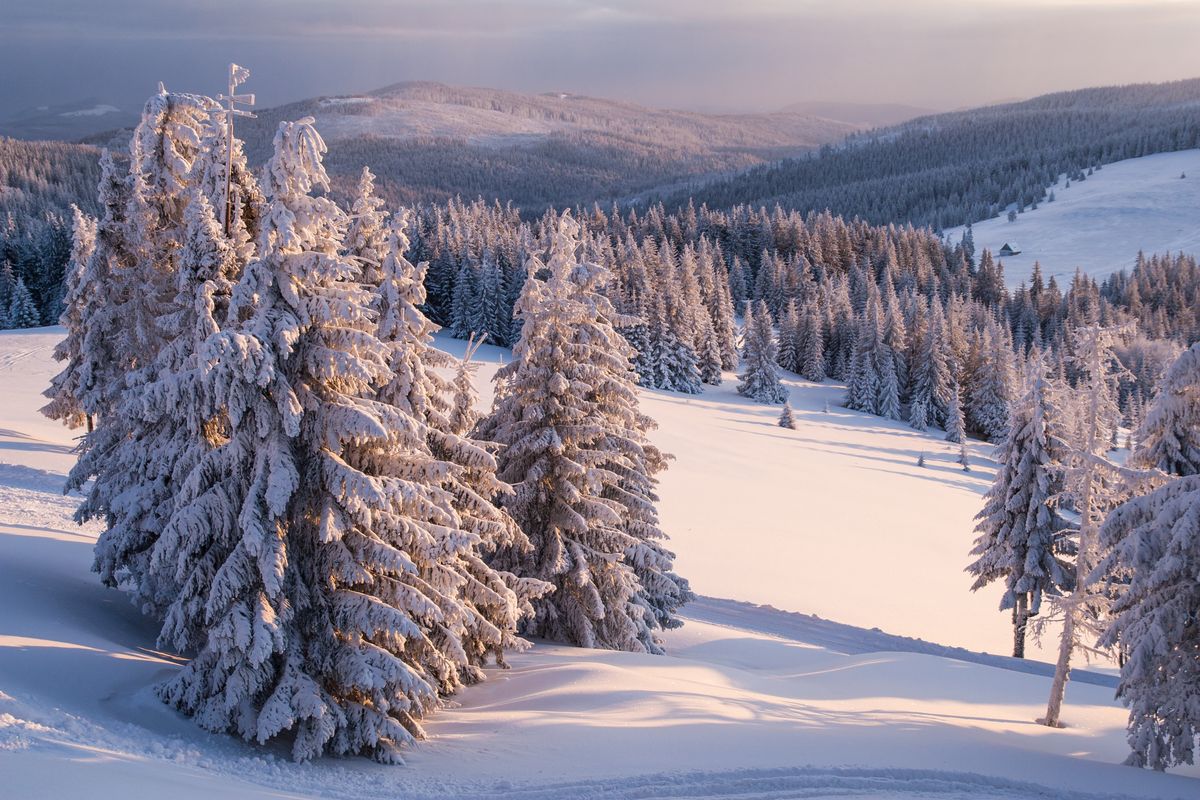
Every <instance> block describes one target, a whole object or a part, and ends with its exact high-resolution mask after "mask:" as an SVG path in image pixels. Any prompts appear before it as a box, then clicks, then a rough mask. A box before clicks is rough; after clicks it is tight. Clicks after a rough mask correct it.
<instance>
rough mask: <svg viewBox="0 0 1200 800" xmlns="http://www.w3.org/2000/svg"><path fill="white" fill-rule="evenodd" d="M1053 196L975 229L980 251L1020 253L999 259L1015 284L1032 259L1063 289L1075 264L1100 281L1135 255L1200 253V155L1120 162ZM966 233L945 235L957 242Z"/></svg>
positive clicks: (1060, 187) (1062, 184) (1062, 185)
mask: <svg viewBox="0 0 1200 800" xmlns="http://www.w3.org/2000/svg"><path fill="white" fill-rule="evenodd" d="M1182 175H1187V176H1188V177H1186V178H1182V179H1181V177H1180V176H1182ZM1051 191H1053V192H1054V196H1055V199H1054V202H1044V203H1041V204H1040V205H1039V206H1038V207H1037V208H1036V209H1034V208H1029V209H1026V210H1025V212H1024V213H1023V214H1019V215H1017V219H1016V221H1014V222H1009V221H1008V219H1007V215H1004V214H1002V215H1000V216H996V217H992V218H991V219H986V220H983V221H980V222H976V223H975V224H974V225H973V226H972V235H973V236H974V239H975V249H976V251H977V252H982V251H983V250H984V249H988V250H991V251H992V253H993V254H995V253H997V252H999V250H1000V248H1001V247H1003V246H1004V244H1005V243H1006V242H1008V243H1013V244H1015V245H1017V247H1018V248H1019V249H1020V250H1021V253H1020V255H1016V256H1005V257H1003V258H1002V259H1001V261H1002V262H1003V263H1004V278H1005V281H1006V282H1007V283H1008V284H1009V285H1010V286H1017V285H1018V284H1020V283H1021V282H1022V281H1028V279H1029V275H1030V273H1031V272H1032V270H1033V263H1034V262H1035V261H1036V262H1039V263H1040V264H1041V267H1042V277H1043V280H1049V279H1050V278H1051V276H1053V277H1055V278H1056V279H1057V280H1058V285H1059V286H1060V287H1063V288H1065V287H1067V286H1068V285H1069V284H1070V282H1071V276H1072V275H1073V274H1074V273H1075V269H1076V267H1078V268H1079V269H1081V270H1083V271H1084V273H1086V274H1088V275H1092V276H1094V277H1095V278H1096V279H1097V280H1103V279H1104V278H1107V277H1108V276H1109V275H1111V274H1112V273H1114V272H1117V271H1118V270H1121V269H1127V270H1128V269H1132V268H1133V265H1134V262H1135V261H1136V260H1137V254H1138V251H1142V252H1145V253H1146V254H1147V255H1150V254H1153V253H1177V252H1180V251H1182V252H1185V253H1193V254H1195V253H1200V150H1182V151H1179V152H1176V153H1159V154H1157V155H1152V156H1143V157H1142V158H1131V159H1128V160H1125V161H1118V162H1116V163H1115V164H1109V165H1107V166H1105V167H1104V168H1103V169H1101V170H1099V171H1097V172H1095V173H1093V174H1092V175H1090V176H1088V177H1087V180H1084V181H1079V180H1076V181H1074V182H1072V183H1071V185H1070V186H1069V187H1068V186H1066V180H1065V178H1063V179H1060V180H1059V182H1058V183H1057V184H1055V185H1053V186H1052V187H1051ZM963 231H964V228H963V227H958V228H953V229H951V230H949V231H946V236H947V237H948V238H949V239H950V241H952V242H957V241H958V240H959V239H961V238H962V235H963Z"/></svg>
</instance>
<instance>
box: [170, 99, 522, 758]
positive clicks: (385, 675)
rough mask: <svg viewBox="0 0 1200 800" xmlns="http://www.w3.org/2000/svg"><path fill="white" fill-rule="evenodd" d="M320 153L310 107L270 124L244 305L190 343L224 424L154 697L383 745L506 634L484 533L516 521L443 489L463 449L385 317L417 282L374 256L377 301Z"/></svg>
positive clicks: (397, 320) (242, 285) (405, 734)
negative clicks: (390, 272) (263, 200)
mask: <svg viewBox="0 0 1200 800" xmlns="http://www.w3.org/2000/svg"><path fill="white" fill-rule="evenodd" d="M324 149H325V148H324V143H323V142H322V141H321V138H320V136H319V135H318V134H317V133H316V131H315V130H314V129H313V128H312V125H311V120H309V119H306V120H301V121H299V122H295V123H286V122H285V123H282V124H281V125H280V128H279V131H278V133H277V134H276V137H275V153H274V155H273V157H272V158H271V160H270V161H269V162H268V163H267V166H266V168H265V175H264V189H265V194H266V197H267V198H268V205H267V207H266V215H265V218H264V227H263V231H262V237H261V242H260V253H259V256H258V258H257V259H255V260H254V261H252V262H251V263H250V264H248V265H247V267H246V269H245V271H244V273H243V275H242V278H241V280H240V282H239V284H238V285H237V286H236V287H235V289H234V293H233V298H232V302H231V312H230V313H231V319H236V320H238V322H237V324H236V325H232V326H230V328H229V329H228V330H225V331H221V332H219V333H217V334H215V335H213V336H210V337H209V338H208V341H207V342H206V345H205V348H204V363H205V365H206V372H205V376H204V380H205V384H206V390H207V392H206V393H207V395H208V396H210V397H212V398H213V399H214V402H215V403H218V404H220V405H221V406H222V407H223V408H225V409H227V413H228V420H229V432H228V436H227V437H226V438H224V440H223V441H222V442H221V443H220V445H219V446H218V447H216V448H214V449H213V450H211V451H210V452H208V453H206V454H205V455H204V457H203V458H201V459H200V460H199V461H198V462H197V463H196V464H195V466H194V467H193V469H192V470H191V473H190V474H189V475H188V476H187V478H186V479H185V481H184V482H183V491H182V492H181V494H180V498H179V500H178V502H177V504H176V507H175V509H174V512H173V514H172V517H171V519H170V522H169V525H168V528H167V531H166V533H164V536H163V540H164V541H165V540H167V539H178V540H179V541H180V542H182V543H184V545H185V548H184V549H189V548H190V550H191V552H190V553H185V552H183V550H181V551H180V553H179V556H180V557H179V558H178V560H177V561H176V564H175V566H176V568H177V572H176V580H177V583H178V585H179V586H180V587H183V588H182V590H181V591H180V593H179V596H178V597H177V598H176V600H175V602H174V604H173V607H172V608H171V609H170V610H169V612H168V614H167V625H165V626H164V630H163V634H162V637H163V640H164V642H165V643H167V644H170V645H173V646H175V647H177V648H179V649H181V650H184V651H192V652H194V655H193V657H192V659H191V660H190V661H189V662H188V664H187V665H186V666H185V667H184V669H183V670H181V671H180V672H179V673H177V674H176V675H175V676H174V677H172V678H171V679H170V680H169V681H168V682H167V683H166V684H164V685H163V686H162V687H160V695H161V696H162V698H163V699H164V700H165V701H167V702H168V703H170V704H171V705H173V706H175V707H176V708H179V709H180V710H182V711H184V712H185V713H188V714H190V715H192V716H194V717H196V719H197V721H198V722H199V724H200V725H201V726H202V727H204V728H206V729H209V730H214V731H231V732H236V733H238V734H240V735H241V736H243V737H244V738H247V739H254V740H257V741H259V742H266V741H268V740H270V739H273V738H275V737H277V736H280V735H283V734H285V733H289V734H290V735H291V746H292V753H293V756H294V757H295V758H297V759H301V760H303V759H308V758H312V757H314V756H316V755H319V754H322V753H326V752H328V753H334V754H344V753H365V754H369V755H372V756H374V757H376V758H378V759H381V760H385V761H391V760H396V759H398V758H399V748H400V747H401V746H403V745H404V744H405V743H407V742H410V741H411V740H412V739H413V738H415V737H419V736H420V735H421V733H422V732H421V727H420V723H419V719H420V717H421V716H422V715H424V714H425V713H426V712H428V711H429V710H431V709H432V708H434V707H435V706H436V705H437V704H438V703H439V699H440V697H442V696H444V695H446V694H449V693H452V692H453V691H455V690H456V689H457V688H458V687H460V686H462V685H463V684H465V683H470V682H472V681H474V680H477V679H478V678H479V677H480V672H479V667H480V665H481V663H482V659H483V658H484V657H485V655H489V654H490V655H495V654H496V651H497V650H498V649H500V648H502V647H503V645H504V644H514V643H516V639H515V635H514V632H513V625H514V624H515V617H516V616H518V615H519V601H518V599H517V597H516V596H515V593H513V592H512V591H511V590H509V589H508V588H507V586H506V583H505V580H504V578H503V577H502V576H500V575H498V574H497V573H495V572H493V571H491V570H487V569H486V567H485V566H483V565H482V562H481V561H480V560H479V559H478V553H477V548H478V546H479V545H480V543H481V538H482V536H483V534H482V531H484V530H485V529H487V530H489V531H490V530H492V529H493V528H494V527H497V526H498V527H501V528H504V529H505V530H507V531H509V532H513V531H515V526H512V525H511V523H510V524H507V525H506V524H504V522H503V521H502V520H500V521H497V520H496V517H497V516H500V514H499V512H498V511H495V510H494V508H493V510H492V511H482V510H480V509H482V506H484V505H488V506H490V503H486V502H484V498H468V499H464V498H462V497H459V496H457V495H456V492H458V491H459V489H460V486H458V485H457V483H459V482H460V481H459V478H460V477H461V475H462V474H463V473H464V472H465V470H466V467H464V466H462V465H457V464H452V463H450V462H448V461H446V460H444V459H442V458H439V457H437V456H435V455H434V454H433V453H432V447H433V446H434V444H433V443H434V442H436V443H438V445H439V446H441V445H445V444H447V442H446V440H445V439H443V438H441V437H440V436H438V435H436V432H434V431H432V430H431V427H432V426H431V425H430V424H429V422H428V421H427V418H425V417H424V416H423V414H424V412H423V411H420V410H417V409H416V408H415V407H414V406H413V405H412V404H411V402H410V400H411V399H412V398H413V397H414V396H418V395H421V392H420V391H419V389H420V388H421V387H418V386H417V384H416V383H415V382H413V381H412V380H411V378H412V375H413V373H412V371H411V369H410V370H409V371H408V372H405V371H403V369H402V367H405V366H407V367H410V368H411V367H412V366H413V365H414V363H415V360H414V359H415V357H414V356H413V355H412V354H411V353H409V352H407V351H408V350H409V349H411V348H408V347H407V346H406V345H407V344H409V343H410V342H411V340H410V339H409V338H408V335H407V334H404V333H402V332H397V333H396V335H391V336H390V335H387V331H385V329H384V328H385V326H388V325H391V326H397V325H401V324H407V323H412V324H417V325H421V324H428V323H427V322H425V323H422V320H424V317H423V316H422V317H420V318H419V319H418V318H416V317H414V316H413V312H415V306H414V305H413V304H412V303H411V302H407V301H406V302H402V303H401V302H396V298H401V297H404V292H405V291H407V292H409V293H410V294H412V295H419V290H414V289H412V287H411V286H408V285H409V284H411V283H412V282H413V281H414V275H413V274H411V273H408V274H404V273H405V271H404V270H403V269H401V270H397V271H396V274H395V278H394V280H391V281H389V280H388V279H387V277H386V273H387V269H388V268H387V266H386V264H387V261H388V259H386V258H385V266H384V268H383V269H384V273H385V279H384V285H389V283H390V284H391V289H389V290H384V291H382V292H381V298H382V300H381V302H384V303H389V302H390V305H388V306H387V307H385V308H382V309H376V308H375V307H373V303H374V298H373V297H372V295H371V294H370V293H369V292H368V291H366V290H365V289H364V288H363V286H362V284H360V283H359V282H358V277H359V273H360V268H359V266H358V264H356V263H354V262H352V261H351V260H349V259H348V258H346V257H345V256H344V255H342V254H341V249H342V243H343V239H344V235H345V228H346V215H345V214H344V212H342V211H341V210H340V209H338V208H337V206H336V205H334V203H333V202H332V201H331V200H329V199H328V198H327V197H323V196H322V197H314V196H313V195H312V194H311V191H312V189H314V188H318V187H319V188H326V189H327V188H328V179H327V176H326V173H325V170H324V167H323V166H322V164H321V156H322V154H323V152H324ZM395 241H396V240H395V238H393V242H395ZM392 255H394V253H393V254H392ZM416 279H417V280H419V276H418V277H417V278H416ZM406 286H407V287H408V288H407V289H405V288H403V287H406ZM443 402H448V400H444V401H443ZM477 450H478V453H479V454H481V455H482V456H484V457H486V456H487V455H488V454H487V453H486V451H484V450H482V449H477ZM480 466H482V467H485V466H486V464H485V463H481V464H480ZM475 501H478V502H475ZM470 514H477V515H478V516H477V517H476V518H475V519H473V520H471V521H469V522H468V520H467V519H466V517H467V516H468V515H470ZM489 517H490V519H489ZM493 523H494V524H493ZM514 535H519V533H518V534H514ZM480 568H482V569H483V573H482V574H484V575H485V576H486V581H484V582H480V581H478V580H476V577H477V576H478V575H479V574H480V573H479V570H480ZM497 608H498V609H500V611H501V613H498V614H494V615H493V614H492V613H491V612H492V611H493V610H495V609H497ZM177 609H178V610H179V611H180V613H176V611H177ZM188 609H190V613H186V612H187V610H188Z"/></svg>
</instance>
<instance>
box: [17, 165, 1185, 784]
mask: <svg viewBox="0 0 1200 800" xmlns="http://www.w3.org/2000/svg"><path fill="white" fill-rule="evenodd" d="M1105 172H1107V168H1106V170H1105ZM1198 178H1200V169H1198ZM1089 182H1090V181H1089ZM59 335H60V332H58V331H56V330H54V329H43V330H37V331H27V332H4V333H0V787H2V788H0V796H4V797H10V796H11V797H14V798H39V797H46V798H60V797H74V796H86V797H89V798H110V797H111V798H118V797H119V798H122V800H129V799H131V798H142V797H156V798H157V797H162V796H169V797H171V798H177V799H178V800H190V798H212V797H222V798H225V797H231V798H298V797H333V798H343V797H344V798H361V797H364V796H370V797H380V798H384V797H386V798H393V797H396V798H398V797H404V798H434V797H438V798H441V797H471V798H511V799H512V800H518V799H521V800H524V799H525V798H578V797H587V798H616V799H620V798H635V797H636V798H645V797H687V798H705V797H724V798H767V797H771V798H794V797H824V796H832V795H836V796H845V795H849V796H856V797H887V798H894V797H944V798H968V797H1014V798H1017V797H1019V798H1025V797H1055V798H1059V797H1061V798H1093V797H1096V798H1098V797H1118V796H1133V797H1166V798H1194V797H1197V796H1200V770H1198V769H1185V770H1179V771H1178V772H1177V774H1168V775H1161V774H1156V773H1151V772H1145V771H1140V770H1134V769H1131V768H1127V767H1122V766H1119V762H1120V760H1121V759H1122V758H1123V757H1124V755H1125V753H1126V749H1125V744H1124V740H1123V728H1124V722H1125V713H1124V711H1123V710H1122V709H1121V708H1120V707H1119V705H1118V704H1116V703H1115V702H1114V701H1113V700H1112V679H1111V676H1109V675H1104V674H1097V673H1085V674H1079V675H1077V677H1076V680H1075V681H1074V682H1073V683H1072V684H1071V686H1070V688H1069V690H1068V694H1067V709H1066V712H1065V720H1066V722H1067V725H1068V727H1066V728H1065V729H1063V730H1051V729H1048V728H1045V727H1043V726H1039V725H1037V724H1035V723H1034V721H1033V720H1034V718H1035V717H1036V716H1038V715H1039V714H1040V713H1041V711H1042V710H1043V707H1044V703H1045V699H1046V695H1047V692H1048V684H1049V681H1048V679H1047V678H1046V677H1045V674H1044V673H1045V671H1046V670H1045V667H1044V666H1040V665H1038V664H1036V663H1032V662H1014V661H1012V660H1011V659H1005V658H1001V657H996V656H992V657H988V656H983V655H980V654H979V653H978V652H973V651H978V650H989V651H991V652H993V653H1002V652H1005V650H1006V649H1007V646H1008V636H1009V626H1008V623H1007V621H1006V620H1005V618H1004V616H1003V615H1002V614H1000V613H999V612H997V611H995V608H994V607H995V602H996V596H995V593H994V592H992V593H987V594H986V595H979V596H972V595H970V594H969V593H968V592H967V586H968V581H967V578H966V576H965V575H963V574H962V567H963V565H964V564H965V562H966V550H967V547H968V546H969V543H970V541H971V538H972V534H971V516H972V515H973V514H974V512H975V510H976V509H977V507H978V505H979V494H980V492H981V491H982V490H983V488H984V487H985V486H986V483H987V481H988V480H989V478H990V474H991V470H990V465H989V464H988V462H987V461H986V459H985V457H984V451H985V448H984V446H982V445H978V444H976V445H975V446H974V447H973V456H974V462H975V467H974V471H973V472H972V473H970V474H964V473H962V472H961V471H960V470H959V468H958V466H957V465H956V464H954V462H953V455H952V454H951V453H950V452H949V451H948V449H947V447H946V446H945V445H944V443H942V442H941V441H939V439H938V438H937V437H935V436H933V435H927V434H919V433H916V432H913V431H910V430H907V429H906V428H904V427H902V426H899V425H893V424H890V423H886V422H883V421H881V420H878V419H875V418H870V417H865V416H861V415H857V414H853V413H850V412H847V411H845V410H843V409H839V408H838V405H837V402H838V399H839V396H840V395H839V390H838V389H837V387H834V386H832V385H827V386H818V385H813V384H808V383H805V382H803V381H799V380H795V381H792V382H791V390H792V402H793V405H794V407H795V408H796V410H797V414H796V416H797V423H798V425H797V430H795V431H786V430H782V429H780V428H778V427H776V426H775V418H776V416H777V414H778V408H777V407H765V406H754V405H750V404H747V403H744V402H742V401H741V399H740V398H738V397H737V396H736V395H735V394H734V392H733V383H732V381H727V382H726V384H725V385H724V386H723V387H720V388H719V389H716V390H711V391H709V392H708V393H707V394H705V395H702V396H700V397H695V398H685V397H682V396H679V395H673V394H669V393H663V392H646V393H644V394H643V398H644V403H645V408H646V410H647V411H649V412H650V413H651V414H652V415H654V416H655V417H656V418H658V419H659V420H660V422H661V423H662V429H661V430H660V431H659V433H658V434H657V436H656V437H655V438H656V441H657V442H658V443H659V444H661V445H662V446H663V447H664V448H666V449H667V450H669V451H671V452H673V453H674V454H675V455H676V456H677V460H676V462H675V463H674V465H673V466H672V468H671V470H670V471H669V472H668V473H667V475H666V477H665V480H664V481H663V485H662V495H663V503H662V511H663V516H664V521H665V524H666V527H667V529H668V530H669V531H670V532H671V533H672V534H673V535H674V547H675V549H676V551H677V552H678V556H679V558H678V562H677V563H678V567H679V570H680V572H681V573H683V574H685V575H687V576H688V577H690V578H691V579H692V581H693V585H694V586H695V588H696V589H697V590H698V591H699V592H700V593H701V594H703V595H706V597H702V598H701V599H700V600H698V601H697V602H696V603H694V604H693V605H692V606H689V607H688V608H687V609H685V616H686V617H687V624H686V625H685V626H684V628H682V629H681V630H679V631H676V632H673V633H671V634H670V636H669V637H668V639H667V646H668V650H669V655H667V656H664V657H654V656H643V655H636V654H629V653H612V652H600V651H590V650H582V649H576V648H566V647H557V646H551V645H546V644H541V643H539V644H537V645H535V647H534V648H533V650H532V651H530V652H528V653H525V654H520V655H516V656H514V657H513V658H512V664H513V668H512V669H511V670H510V671H507V672H500V671H496V672H493V674H492V678H491V680H489V681H488V682H486V683H485V684H483V685H481V686H479V687H475V688H473V689H471V690H469V691H467V692H465V693H464V694H463V695H462V696H461V697H460V698H459V704H458V707H455V708H450V709H447V710H445V711H443V712H441V713H439V714H438V715H437V716H436V717H434V718H433V720H432V721H431V722H430V724H429V731H430V733H431V734H432V738H431V740H430V741H428V742H426V743H424V744H422V745H421V746H419V747H418V748H416V749H415V750H413V751H412V752H411V754H410V756H409V758H408V762H409V763H408V766H406V767H384V766H379V765H376V764H373V763H370V762H367V761H364V760H361V759H348V760H341V761H332V760H322V761H319V762H317V763H312V764H307V765H296V764H292V763H291V762H290V761H288V760H287V757H286V748H282V747H281V748H272V749H263V748H255V747H251V746H249V745H246V744H244V743H242V742H241V741H237V740H234V739H231V738H228V737H222V736H214V735H209V734H205V733H202V732H201V731H199V729H197V728H196V727H195V726H194V725H193V723H192V722H191V721H189V720H186V719H183V718H181V717H179V716H178V715H177V714H175V713H174V712H173V711H171V710H169V709H168V708H167V707H166V706H164V705H162V704H160V703H159V702H158V701H157V700H155V699H154V697H153V694H152V692H151V687H152V686H153V684H154V683H155V682H157V681H159V680H161V679H162V678H164V677H165V676H166V675H168V674H169V673H170V672H171V671H172V670H174V669H177V665H178V663H179V659H178V658H177V657H176V656H174V655H171V654H168V653H162V652H160V651H158V650H157V649H156V648H155V646H154V626H153V625H152V624H149V623H148V621H147V620H145V619H143V618H141V617H140V615H139V614H138V612H137V611H136V610H135V609H134V608H133V607H132V606H130V605H129V604H128V603H127V602H126V601H125V600H124V598H123V597H121V596H120V595H119V594H117V593H116V592H114V591H111V590H106V589H104V588H102V587H101V586H100V585H99V584H98V582H97V581H96V579H95V576H94V575H92V574H91V573H90V572H89V566H90V562H91V546H92V541H93V539H94V537H95V535H96V530H95V528H83V529H80V528H78V527H76V526H75V525H74V524H73V523H72V522H71V519H70V514H71V510H72V507H73V501H72V500H71V499H70V498H64V497H62V496H61V495H60V493H59V492H60V490H61V486H62V478H61V475H62V473H63V472H64V471H65V470H67V469H68V468H69V467H70V464H71V461H72V455H71V453H70V448H71V439H70V433H69V432H67V431H65V430H63V429H61V428H58V427H56V426H54V425H52V424H50V423H49V422H47V421H44V420H42V419H41V418H40V417H39V416H38V415H37V412H36V409H37V407H38V406H39V405H40V404H41V398H40V396H39V394H38V392H39V391H40V390H41V388H42V387H43V386H44V385H45V383H46V381H47V380H48V379H49V377H50V375H51V374H53V372H54V371H55V365H54V363H53V362H52V361H51V360H50V357H49V355H50V351H51V349H52V347H53V345H54V343H55V341H56V340H57V338H58V337H59ZM443 344H444V345H445V346H446V348H447V349H449V350H452V351H454V352H460V351H461V347H462V343H461V342H454V341H450V340H443ZM504 355H505V353H504V351H501V350H496V349H488V348H484V352H481V353H480V356H481V357H482V359H483V361H484V362H485V366H484V369H483V370H481V376H480V378H481V381H483V380H486V379H487V378H488V377H489V376H490V374H491V372H492V371H493V370H494V367H495V365H496V364H497V363H498V361H499V360H500V359H501V358H502V357H504ZM483 388H484V389H485V395H487V397H486V398H485V401H487V400H490V390H488V389H487V387H486V386H484V387H483ZM827 400H828V401H829V403H830V411H829V413H828V414H826V413H825V412H824V410H823V409H824V405H825V402H826V401H827ZM922 451H924V452H925V453H926V458H927V462H928V466H927V467H926V468H924V469H922V468H918V467H917V466H916V465H915V462H916V458H917V456H918V454H919V453H920V452H922ZM715 597H725V598H733V599H731V600H719V599H714V598H715ZM755 603H758V604H768V603H769V604H771V605H772V606H774V608H771V607H766V606H764V605H754V604H755ZM809 614H816V615H818V616H817V617H813V616H808V615H809ZM822 618H824V619H822ZM830 619H834V620H837V621H838V622H830V621H828V620H830ZM873 628H877V629H873ZM880 629H882V630H880ZM884 631H886V633H885V632H884ZM896 634H899V635H905V636H919V637H921V638H922V639H924V640H925V641H917V640H914V639H905V638H901V636H899V635H896ZM933 642H937V643H938V644H933ZM944 645H954V646H959V647H964V648H968V649H967V650H955V649H951V648H949V647H946V646H944Z"/></svg>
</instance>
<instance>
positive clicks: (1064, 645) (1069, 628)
mask: <svg viewBox="0 0 1200 800" xmlns="http://www.w3.org/2000/svg"><path fill="white" fill-rule="evenodd" d="M1073 600H1074V598H1070V599H1068V601H1067V602H1068V604H1069V605H1068V606H1067V614H1066V617H1065V618H1064V619H1063V635H1062V641H1061V642H1060V643H1059V647H1058V662H1057V663H1056V664H1055V665H1054V683H1052V684H1050V702H1049V703H1048V704H1047V706H1046V718H1045V719H1044V720H1041V722H1042V723H1044V724H1045V725H1048V726H1050V727H1051V728H1061V727H1062V723H1060V722H1059V715H1060V714H1061V713H1062V704H1063V698H1064V697H1066V694H1067V681H1069V680H1070V679H1071V651H1072V650H1074V649H1075V604H1074V602H1072V601H1073Z"/></svg>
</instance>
